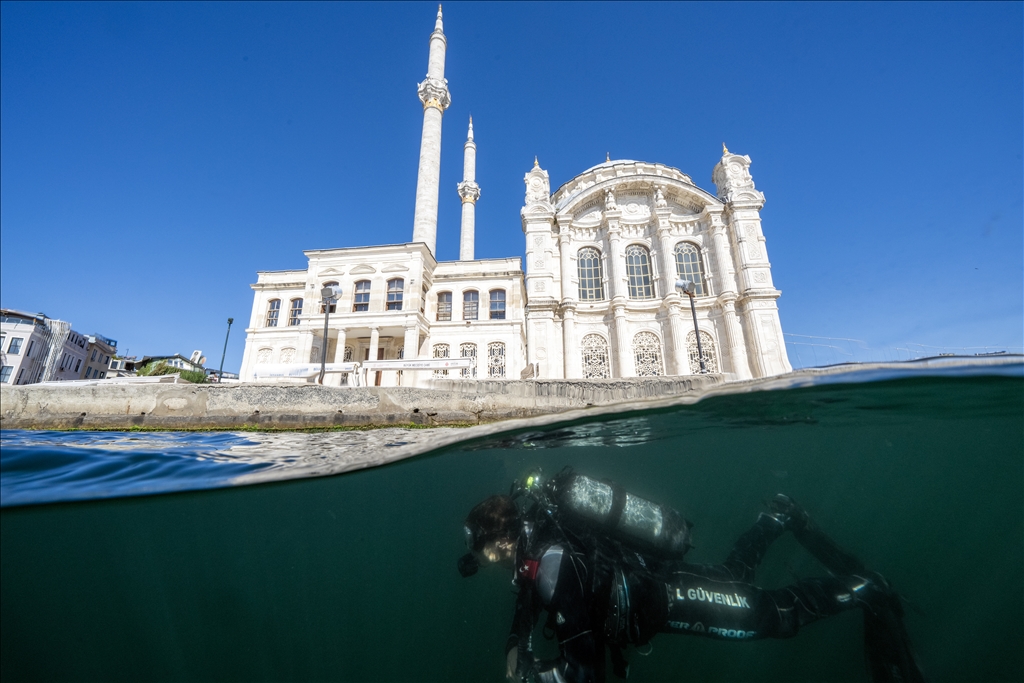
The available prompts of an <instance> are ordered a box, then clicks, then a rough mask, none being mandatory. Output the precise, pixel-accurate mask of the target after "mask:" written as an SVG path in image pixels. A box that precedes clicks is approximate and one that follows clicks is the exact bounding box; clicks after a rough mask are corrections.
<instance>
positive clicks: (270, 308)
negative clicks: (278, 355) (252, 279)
mask: <svg viewBox="0 0 1024 683" xmlns="http://www.w3.org/2000/svg"><path fill="white" fill-rule="evenodd" d="M280 314H281V300H280V299H271V300H270V303H269V304H268V305H267V327H277V316H278V315H280ZM95 355H96V353H95V352H93V356H94V357H93V360H96V358H95Z"/></svg>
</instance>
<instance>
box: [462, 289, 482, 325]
mask: <svg viewBox="0 0 1024 683" xmlns="http://www.w3.org/2000/svg"><path fill="white" fill-rule="evenodd" d="M479 310H480V293H479V292H472V291H470V292H463V294H462V319H463V320H476V319H477V314H478V312H479Z"/></svg>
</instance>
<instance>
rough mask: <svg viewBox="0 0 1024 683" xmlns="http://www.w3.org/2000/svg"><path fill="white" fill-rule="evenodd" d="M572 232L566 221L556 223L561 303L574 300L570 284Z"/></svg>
mask: <svg viewBox="0 0 1024 683" xmlns="http://www.w3.org/2000/svg"><path fill="white" fill-rule="evenodd" d="M572 256H573V255H572V233H570V232H569V225H568V224H567V223H562V222H561V221H560V222H559V224H558V262H559V263H558V265H559V273H560V275H561V280H562V282H561V285H562V286H561V289H562V292H561V293H562V303H563V304H565V303H566V302H575V301H576V293H577V292H576V288H575V287H573V286H572V274H573V273H572V271H573V267H572V262H573V259H572Z"/></svg>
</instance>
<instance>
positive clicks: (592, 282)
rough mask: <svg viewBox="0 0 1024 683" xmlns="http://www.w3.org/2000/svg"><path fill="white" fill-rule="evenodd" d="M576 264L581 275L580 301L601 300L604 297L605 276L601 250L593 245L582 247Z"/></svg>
mask: <svg viewBox="0 0 1024 683" xmlns="http://www.w3.org/2000/svg"><path fill="white" fill-rule="evenodd" d="M576 264H577V268H578V271H579V275H580V301H600V300H601V299H603V298H604V278H603V277H601V252H599V251H598V250H597V249H594V248H593V247H584V248H583V249H580V253H579V254H578V255H577V258H576Z"/></svg>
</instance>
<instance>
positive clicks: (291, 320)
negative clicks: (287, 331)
mask: <svg viewBox="0 0 1024 683" xmlns="http://www.w3.org/2000/svg"><path fill="white" fill-rule="evenodd" d="M301 321H302V299H292V307H291V309H290V310H289V311H288V325H289V326H295V325H298V324H299V323H300V322H301Z"/></svg>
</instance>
